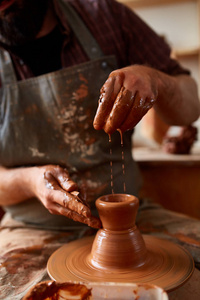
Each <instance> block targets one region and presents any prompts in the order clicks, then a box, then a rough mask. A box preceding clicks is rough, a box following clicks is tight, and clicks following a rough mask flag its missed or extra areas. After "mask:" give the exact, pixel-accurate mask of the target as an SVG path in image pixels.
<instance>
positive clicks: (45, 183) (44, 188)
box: [34, 165, 101, 228]
mask: <svg viewBox="0 0 200 300" xmlns="http://www.w3.org/2000/svg"><path fill="white" fill-rule="evenodd" d="M37 170H38V176H37V178H36V180H35V187H34V190H35V196H37V197H38V199H39V200H40V201H41V202H42V204H43V205H44V206H45V207H46V208H47V209H48V211H49V212H50V213H52V214H57V215H63V216H66V217H68V218H70V219H73V220H74V221H78V222H81V223H85V224H87V225H89V226H91V227H94V228H100V227H101V222H100V220H99V219H98V218H96V217H94V216H92V215H91V210H90V208H89V206H88V204H87V203H86V202H85V201H83V200H82V199H81V197H80V195H79V192H78V186H77V184H76V183H75V182H74V181H73V180H71V179H70V176H69V173H68V172H67V170H66V169H63V168H61V167H60V166H56V165H47V166H42V167H38V168H37Z"/></svg>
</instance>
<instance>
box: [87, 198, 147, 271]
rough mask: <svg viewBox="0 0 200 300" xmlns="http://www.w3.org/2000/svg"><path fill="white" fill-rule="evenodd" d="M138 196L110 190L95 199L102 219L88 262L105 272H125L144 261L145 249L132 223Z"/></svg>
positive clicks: (140, 236) (133, 222)
mask: <svg viewBox="0 0 200 300" xmlns="http://www.w3.org/2000/svg"><path fill="white" fill-rule="evenodd" d="M138 206H139V200H138V199H137V198H136V197H135V196H132V195H128V194H110V195H105V196H102V197H100V198H98V199H97V200H96V207H97V210H98V212H99V217H100V219H101V222H102V226H103V229H100V230H99V231H98V232H97V234H96V236H95V239H94V241H93V244H92V250H91V253H90V255H89V258H88V263H89V264H90V265H91V266H93V267H95V268H97V269H102V270H106V271H107V272H113V271H117V272H125V271H126V272H127V269H130V270H131V269H133V268H137V267H139V266H141V265H143V264H144V263H145V260H146V257H147V249H146V246H145V243H144V240H143V237H142V235H141V233H140V232H139V230H138V229H137V227H136V225H135V219H136V214H137V210H138Z"/></svg>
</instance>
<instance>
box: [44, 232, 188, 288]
mask: <svg viewBox="0 0 200 300" xmlns="http://www.w3.org/2000/svg"><path fill="white" fill-rule="evenodd" d="M143 238H144V241H145V244H146V248H147V250H148V254H147V259H146V261H145V263H144V264H143V265H140V266H137V267H136V268H134V269H119V270H114V271H108V270H106V269H105V270H100V269H98V268H95V267H94V266H93V265H91V263H90V260H89V256H90V252H91V248H92V243H93V240H94V237H87V238H83V239H80V240H76V241H74V242H70V243H69V244H66V245H64V246H62V247H61V248H59V249H58V250H57V251H55V252H54V253H53V254H52V255H51V257H50V258H49V261H48V264H47V271H48V274H49V276H50V277H51V278H52V279H53V280H55V281H59V282H65V281H82V282H91V281H92V282H120V283H122V282H126V283H151V284H155V285H157V286H160V287H162V288H163V289H165V290H166V291H171V290H173V289H175V288H177V287H178V286H180V285H182V284H184V283H185V282H186V281H187V280H188V279H189V278H190V276H191V275H192V273H193V270H194V263H193V259H192V257H191V255H190V254H189V253H188V252H187V251H186V250H185V249H184V248H182V247H181V246H179V245H177V244H174V243H172V242H170V241H167V240H162V239H159V238H156V237H153V236H145V235H144V236H143Z"/></svg>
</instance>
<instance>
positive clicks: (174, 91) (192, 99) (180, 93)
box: [154, 72, 200, 126]
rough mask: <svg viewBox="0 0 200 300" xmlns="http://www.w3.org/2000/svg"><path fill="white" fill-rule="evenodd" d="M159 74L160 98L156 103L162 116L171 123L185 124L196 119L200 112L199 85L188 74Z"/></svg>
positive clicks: (155, 106)
mask: <svg viewBox="0 0 200 300" xmlns="http://www.w3.org/2000/svg"><path fill="white" fill-rule="evenodd" d="M157 76H158V98H157V101H156V102H155V104H154V108H155V110H156V111H157V112H158V114H159V115H160V117H161V118H162V119H163V120H164V121H165V122H166V123H168V124H170V125H177V126H185V125H189V124H191V123H193V122H194V121H196V120H197V119H198V117H199V114H200V102H199V99H198V91H197V85H196V83H195V81H194V80H193V79H192V78H191V77H189V76H187V75H179V76H169V75H166V74H164V73H162V72H158V73H157Z"/></svg>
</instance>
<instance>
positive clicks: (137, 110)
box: [120, 92, 155, 132]
mask: <svg viewBox="0 0 200 300" xmlns="http://www.w3.org/2000/svg"><path fill="white" fill-rule="evenodd" d="M154 102H155V100H154V99H152V98H148V97H147V98H146V99H144V98H141V97H140V94H139V93H138V92H137V93H136V94H135V101H134V104H133V106H132V108H131V111H130V112H129V114H128V116H127V118H126V120H125V121H124V123H122V125H121V126H120V130H121V131H122V132H124V131H126V130H130V129H133V128H134V127H135V126H136V125H137V124H138V123H139V121H140V120H141V119H142V117H143V116H144V115H145V114H146V113H147V112H148V110H149V109H150V108H151V107H152V106H153V104H154Z"/></svg>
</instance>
